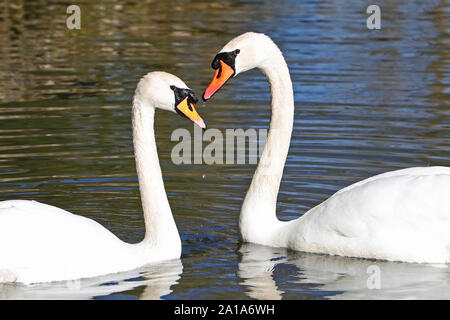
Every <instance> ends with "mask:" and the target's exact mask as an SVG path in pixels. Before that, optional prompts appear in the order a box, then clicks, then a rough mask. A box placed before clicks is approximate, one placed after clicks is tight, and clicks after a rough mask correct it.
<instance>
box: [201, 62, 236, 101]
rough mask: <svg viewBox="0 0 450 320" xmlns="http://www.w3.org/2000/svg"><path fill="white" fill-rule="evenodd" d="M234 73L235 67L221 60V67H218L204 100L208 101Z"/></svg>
mask: <svg viewBox="0 0 450 320" xmlns="http://www.w3.org/2000/svg"><path fill="white" fill-rule="evenodd" d="M233 75H234V70H233V68H232V67H230V66H229V65H228V64H226V63H225V62H223V61H222V60H221V61H220V67H219V68H217V70H216V73H215V74H214V78H213V79H212V81H211V83H210V84H209V86H208V88H206V90H205V93H204V94H203V100H204V101H206V100H208V99H209V98H211V97H212V96H213V95H214V93H216V92H217V90H219V89H220V88H221V87H222V86H223V85H224V84H225V82H227V81H228V79H230V78H231V77H232V76H233Z"/></svg>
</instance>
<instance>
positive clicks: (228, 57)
mask: <svg viewBox="0 0 450 320" xmlns="http://www.w3.org/2000/svg"><path fill="white" fill-rule="evenodd" d="M240 52H241V50H239V49H236V50H234V51H231V52H221V53H218V54H217V55H216V56H215V57H214V59H213V61H212V63H211V67H212V68H213V69H214V70H217V69H219V68H220V67H221V62H224V63H226V64H227V65H228V66H230V67H231V68H232V69H233V70H234V71H236V69H235V64H236V57H237V55H238V54H239V53H240Z"/></svg>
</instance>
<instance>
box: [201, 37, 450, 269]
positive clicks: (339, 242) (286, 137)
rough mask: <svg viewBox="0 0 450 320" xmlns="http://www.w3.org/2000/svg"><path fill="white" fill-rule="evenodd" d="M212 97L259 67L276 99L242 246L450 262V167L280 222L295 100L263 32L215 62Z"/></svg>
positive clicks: (245, 213)
mask: <svg viewBox="0 0 450 320" xmlns="http://www.w3.org/2000/svg"><path fill="white" fill-rule="evenodd" d="M212 66H213V68H214V69H216V74H215V76H214V78H213V81H212V82H211V84H210V85H209V87H208V88H207V89H206V90H205V93H204V95H203V99H204V100H207V99H209V98H210V97H211V96H212V95H213V94H215V93H216V91H217V90H219V89H220V87H221V86H223V85H224V84H225V83H226V82H227V81H228V80H229V79H231V78H232V77H234V76H236V75H237V74H239V73H241V72H244V71H247V70H250V69H252V68H259V69H261V71H262V72H263V73H264V74H265V75H266V78H267V79H268V81H269V84H270V89H271V93H272V116H271V122H270V128H269V133H268V137H267V142H266V146H265V148H264V151H263V153H262V156H261V158H260V161H259V164H258V166H257V168H256V172H255V175H254V176H253V179H252V182H251V185H250V187H249V190H248V192H247V194H246V196H245V199H244V202H243V204H242V208H241V214H240V217H239V230H240V236H241V238H242V240H244V241H246V242H252V243H257V244H262V245H267V246H276V247H286V248H290V249H294V250H299V251H305V252H314V253H325V254H331V255H342V256H350V257H360V258H369V259H382V260H390V261H403V262H419V263H448V262H450V168H449V167H423V168H422V167H418V168H408V169H403V170H397V171H392V172H387V173H383V174H380V175H377V176H374V177H371V178H368V179H365V180H363V181H360V182H357V183H354V184H352V185H350V186H348V187H346V188H344V189H342V190H340V191H338V192H336V193H335V194H334V195H333V196H331V197H330V198H329V199H328V200H326V201H324V202H323V203H321V204H319V205H318V206H316V207H314V208H312V209H310V210H309V211H308V212H307V213H305V214H304V215H303V216H301V217H300V218H298V219H295V220H292V221H280V220H278V219H277V217H276V201H277V195H278V191H279V186H280V182H281V177H282V174H283V168H284V164H285V161H286V157H287V153H288V150H289V144H290V139H291V133H292V127H293V119H294V97H293V89H292V82H291V79H290V75H289V70H288V67H287V64H286V62H285V60H284V58H283V55H282V53H281V51H280V50H279V48H278V47H277V46H276V45H275V43H273V41H272V40H271V39H270V38H269V37H267V36H266V35H264V34H258V33H251V32H249V33H245V34H243V35H241V36H238V37H236V38H234V39H233V40H231V41H230V42H229V43H228V44H227V45H226V46H225V47H224V48H223V49H222V50H221V51H220V53H219V54H218V55H217V56H216V58H215V59H214V61H213V64H212Z"/></svg>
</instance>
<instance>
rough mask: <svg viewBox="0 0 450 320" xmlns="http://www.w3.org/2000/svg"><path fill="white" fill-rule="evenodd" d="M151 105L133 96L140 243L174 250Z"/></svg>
mask: <svg viewBox="0 0 450 320" xmlns="http://www.w3.org/2000/svg"><path fill="white" fill-rule="evenodd" d="M154 116H155V108H154V107H152V106H149V105H147V104H145V103H144V102H143V101H142V100H141V98H140V96H139V95H138V94H137V95H136V96H135V97H134V99H133V108H132V122H133V145H134V154H135V159H136V171H137V175H138V179H139V191H140V194H141V201H142V210H143V213H144V220H145V238H144V240H143V241H142V244H145V245H151V246H152V247H158V248H160V249H161V250H167V251H168V252H174V251H177V250H174V249H171V248H178V247H179V248H181V240H180V236H179V234H178V229H177V227H176V224H175V221H174V219H173V216H172V211H171V209H170V205H169V201H168V199H167V194H166V191H165V188H164V182H163V177H162V173H161V167H160V164H159V158H158V151H157V147H156V141H155V133H154Z"/></svg>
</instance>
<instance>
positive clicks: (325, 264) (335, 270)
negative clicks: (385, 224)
mask: <svg viewBox="0 0 450 320" xmlns="http://www.w3.org/2000/svg"><path fill="white" fill-rule="evenodd" d="M239 252H240V254H241V261H240V263H239V266H238V274H237V275H238V277H239V278H240V279H241V281H240V284H241V285H243V286H245V287H246V288H247V292H246V294H247V296H248V297H250V298H254V299H271V300H278V299H282V298H292V299H300V298H302V297H306V298H311V297H313V298H327V299H450V270H449V268H448V265H446V264H442V265H429V264H428V265H427V264H413V263H400V262H398V263H397V262H388V261H378V260H367V259H357V258H347V257H341V256H330V255H320V254H312V253H303V252H295V251H291V250H287V249H285V248H273V247H267V246H261V245H257V244H250V243H246V244H242V246H241V247H240V249H239ZM282 265H283V266H285V267H288V268H289V273H290V274H291V275H292V277H291V278H288V279H287V282H283V283H279V281H277V278H278V277H277V275H276V274H277V270H279V268H280V267H281V266H282ZM371 266H376V267H375V268H377V269H378V270H379V276H380V278H379V279H380V288H379V289H376V288H374V289H369V287H370V284H368V282H370V277H371V276H373V275H374V273H373V271H372V270H373V267H372V268H371ZM293 269H296V270H297V272H292V270H293ZM281 279H285V280H284V281H286V277H285V276H283V277H281ZM288 287H289V290H286V291H289V292H297V293H298V295H292V296H290V295H289V296H286V295H285V291H283V288H286V289H287V288H288ZM293 288H296V290H295V289H294V290H293Z"/></svg>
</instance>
